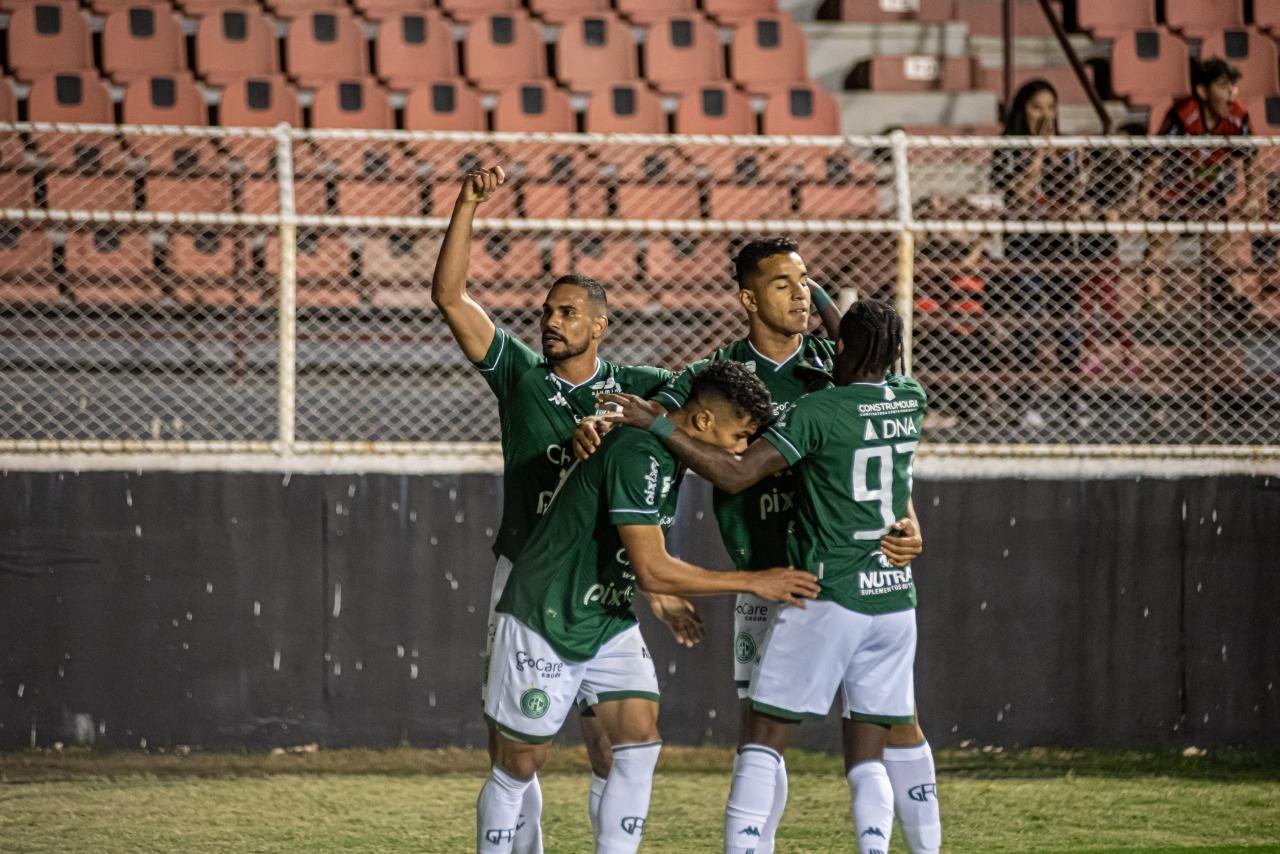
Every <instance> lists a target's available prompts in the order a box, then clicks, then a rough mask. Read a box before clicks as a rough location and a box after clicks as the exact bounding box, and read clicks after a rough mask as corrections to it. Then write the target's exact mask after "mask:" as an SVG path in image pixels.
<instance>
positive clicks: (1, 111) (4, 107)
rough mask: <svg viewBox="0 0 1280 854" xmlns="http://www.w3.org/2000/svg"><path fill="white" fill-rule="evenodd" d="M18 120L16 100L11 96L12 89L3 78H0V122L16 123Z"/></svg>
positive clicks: (14, 96)
mask: <svg viewBox="0 0 1280 854" xmlns="http://www.w3.org/2000/svg"><path fill="white" fill-rule="evenodd" d="M17 120H18V98H17V96H16V95H14V94H13V87H12V86H10V85H9V81H8V80H7V79H5V78H4V77H0V122H16V121H17Z"/></svg>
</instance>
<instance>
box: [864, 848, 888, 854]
mask: <svg viewBox="0 0 1280 854" xmlns="http://www.w3.org/2000/svg"><path fill="white" fill-rule="evenodd" d="M867 854H888V852H886V851H885V850H884V849H883V848H872V849H871V850H870V851H868V852H867Z"/></svg>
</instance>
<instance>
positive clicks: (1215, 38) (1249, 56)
mask: <svg viewBox="0 0 1280 854" xmlns="http://www.w3.org/2000/svg"><path fill="white" fill-rule="evenodd" d="M1200 56H1202V57H1204V58H1206V59H1208V58H1209V57H1218V58H1220V59H1225V60H1226V61H1227V62H1229V63H1231V64H1232V65H1234V66H1236V67H1237V68H1239V69H1240V72H1241V74H1243V76H1242V77H1241V78H1240V97H1241V98H1242V99H1245V98H1249V97H1251V96H1253V95H1271V94H1274V93H1277V92H1280V76H1278V75H1277V70H1278V69H1280V55H1278V54H1277V52H1276V43H1275V42H1274V41H1272V40H1271V39H1270V38H1269V37H1267V36H1265V35H1263V34H1262V33H1260V32H1258V31H1257V30H1252V29H1233V30H1219V31H1217V32H1212V33H1207V34H1206V35H1205V37H1204V39H1203V41H1201V42H1200Z"/></svg>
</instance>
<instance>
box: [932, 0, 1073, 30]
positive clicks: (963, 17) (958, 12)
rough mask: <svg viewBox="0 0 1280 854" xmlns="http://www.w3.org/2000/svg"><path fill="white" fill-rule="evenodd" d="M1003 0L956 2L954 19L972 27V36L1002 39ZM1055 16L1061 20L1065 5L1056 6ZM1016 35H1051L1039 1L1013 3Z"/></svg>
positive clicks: (1051, 28)
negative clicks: (998, 37) (1000, 37)
mask: <svg viewBox="0 0 1280 854" xmlns="http://www.w3.org/2000/svg"><path fill="white" fill-rule="evenodd" d="M1003 6H1004V0H956V7H955V12H954V15H953V17H954V18H955V20H957V21H964V22H965V23H966V24H968V25H969V33H970V35H977V36H999V35H1001V34H1002V33H1003V32H1004V22H1003V20H1002V9H1003ZM1053 7H1054V13H1055V14H1056V15H1057V18H1058V20H1062V6H1061V4H1059V3H1054V4H1053ZM1013 9H1014V12H1013V33H1014V35H1015V36H1038V37H1044V36H1052V35H1053V27H1051V26H1050V25H1049V22H1048V21H1047V20H1045V17H1044V10H1043V9H1041V8H1040V3H1039V0H1014V5H1013Z"/></svg>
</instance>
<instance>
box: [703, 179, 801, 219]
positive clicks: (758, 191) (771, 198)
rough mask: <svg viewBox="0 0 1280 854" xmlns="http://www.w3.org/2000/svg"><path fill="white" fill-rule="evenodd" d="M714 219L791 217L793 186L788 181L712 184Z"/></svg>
mask: <svg viewBox="0 0 1280 854" xmlns="http://www.w3.org/2000/svg"><path fill="white" fill-rule="evenodd" d="M709 196H710V212H711V218H712V219H790V218H791V217H792V212H791V188H790V187H788V186H787V185H785V184H776V183H770V184H757V185H738V184H712V185H711V189H710V193H709Z"/></svg>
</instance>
